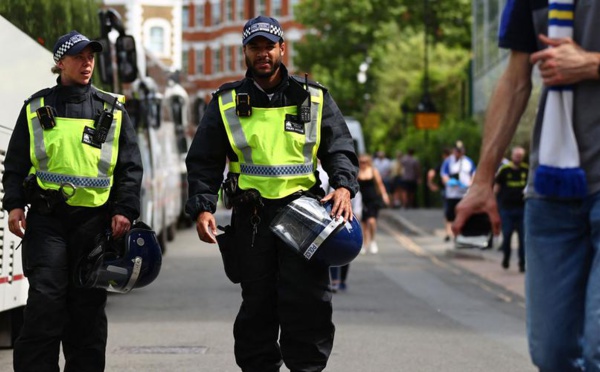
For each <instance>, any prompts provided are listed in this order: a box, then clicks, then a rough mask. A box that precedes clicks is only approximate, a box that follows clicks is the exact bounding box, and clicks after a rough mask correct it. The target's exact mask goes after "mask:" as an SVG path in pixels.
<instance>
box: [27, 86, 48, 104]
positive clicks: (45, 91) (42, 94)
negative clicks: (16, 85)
mask: <svg viewBox="0 0 600 372" xmlns="http://www.w3.org/2000/svg"><path fill="white" fill-rule="evenodd" d="M50 92H52V88H44V89H42V90H40V91H38V92H35V93H34V94H32V95H31V96H30V97H29V98H27V99H26V100H25V104H28V103H29V102H30V101H31V100H32V99H34V98H37V97H45V96H47V95H48V94H50Z"/></svg>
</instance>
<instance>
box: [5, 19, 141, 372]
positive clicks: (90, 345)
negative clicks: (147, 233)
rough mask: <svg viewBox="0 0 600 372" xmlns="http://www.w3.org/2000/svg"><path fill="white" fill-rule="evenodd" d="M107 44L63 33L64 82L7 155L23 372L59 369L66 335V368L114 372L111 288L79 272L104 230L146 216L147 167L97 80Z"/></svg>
mask: <svg viewBox="0 0 600 372" xmlns="http://www.w3.org/2000/svg"><path fill="white" fill-rule="evenodd" d="M101 50H102V46H101V45H100V44H99V43H98V42H96V41H90V40H89V39H88V38H87V37H85V36H84V35H81V34H80V33H78V32H77V31H72V32H70V33H68V34H66V35H63V36H62V37H60V38H59V39H58V41H57V42H56V44H55V46H54V62H55V66H54V67H53V69H52V70H53V72H57V73H59V77H58V79H57V85H56V86H54V87H53V88H48V89H43V90H41V91H39V92H37V93H35V94H34V95H33V96H31V97H30V98H29V99H27V100H26V102H25V104H24V106H23V108H22V109H21V113H20V115H19V117H18V119H17V123H16V125H15V128H14V132H13V134H12V137H11V140H10V144H9V147H8V151H7V154H6V159H5V162H4V167H5V171H4V177H3V179H2V182H3V185H4V190H5V195H4V199H3V207H4V209H6V210H7V211H9V229H10V231H11V232H12V233H13V234H15V235H17V236H19V237H22V238H23V268H24V272H25V275H26V276H27V278H28V280H29V285H30V288H29V294H28V299H27V306H26V309H25V313H24V324H23V328H22V330H21V333H20V335H19V337H18V339H17V340H16V343H15V346H14V369H15V371H17V372H20V371H36V372H39V371H58V368H59V367H58V360H59V350H60V349H59V347H60V344H61V342H62V347H63V352H64V355H65V361H66V363H65V371H103V370H104V365H105V349H106V339H107V319H106V314H105V311H104V308H105V305H106V291H105V290H104V289H81V288H75V287H74V284H73V280H72V270H73V266H74V263H75V261H76V260H77V259H78V258H79V257H81V255H82V254H83V253H85V252H86V251H89V250H90V248H91V247H93V244H94V237H96V236H98V234H100V233H102V232H103V231H111V230H112V234H113V236H115V237H118V236H121V235H123V234H125V233H126V232H127V231H128V230H129V228H130V226H131V223H132V221H133V220H134V219H136V218H137V217H138V215H139V209H140V186H141V179H142V166H141V158H140V152H139V148H138V147H137V142H136V134H135V131H134V128H133V126H132V125H131V122H130V120H129V117H128V115H127V113H126V112H125V110H124V108H123V105H122V103H121V102H120V101H119V99H116V98H117V97H115V96H113V95H111V94H107V93H104V92H100V91H98V90H97V89H95V88H94V87H92V85H91V77H92V73H93V71H94V53H95V52H100V51H101ZM121 101H122V100H121ZM24 186H25V187H24ZM26 204H31V208H30V209H29V211H28V213H27V219H25V212H24V209H25V206H26Z"/></svg>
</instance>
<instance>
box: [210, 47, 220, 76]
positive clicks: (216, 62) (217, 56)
mask: <svg viewBox="0 0 600 372" xmlns="http://www.w3.org/2000/svg"><path fill="white" fill-rule="evenodd" d="M221 71H222V69H221V49H216V50H215V51H214V53H213V66H212V72H213V74H215V73H219V72H221Z"/></svg>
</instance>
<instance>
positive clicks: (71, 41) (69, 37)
mask: <svg viewBox="0 0 600 372" xmlns="http://www.w3.org/2000/svg"><path fill="white" fill-rule="evenodd" d="M88 45H89V46H91V47H92V50H93V51H94V52H101V51H102V44H100V43H99V42H97V41H95V40H90V39H88V38H87V37H86V36H84V35H82V34H80V33H79V32H77V31H75V30H73V31H71V32H69V33H68V34H66V35H63V36H61V37H59V38H58V40H57V41H56V44H54V52H53V55H54V62H55V63H58V61H59V60H60V59H61V58H62V57H64V56H65V55H68V56H74V55H77V54H79V53H80V52H81V51H82V50H83V49H84V48H85V47H87V46H88Z"/></svg>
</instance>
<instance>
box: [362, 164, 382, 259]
mask: <svg viewBox="0 0 600 372" xmlns="http://www.w3.org/2000/svg"><path fill="white" fill-rule="evenodd" d="M358 164H359V168H358V184H359V187H360V193H361V194H362V203H363V208H362V219H361V223H362V230H363V249H362V251H361V253H362V254H365V253H367V250H368V251H369V252H370V253H373V254H375V253H377V252H378V251H379V248H378V247H377V242H376V241H375V232H376V231H377V216H378V215H379V210H380V209H381V208H382V207H383V206H387V205H389V203H390V200H389V197H388V194H387V192H386V190H385V186H384V184H383V181H382V179H381V176H380V175H379V172H378V171H377V169H376V168H375V167H373V159H372V158H371V156H369V155H366V154H363V155H361V156H360V157H359V158H358Z"/></svg>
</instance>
